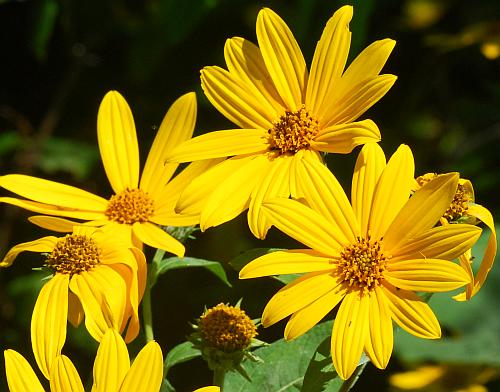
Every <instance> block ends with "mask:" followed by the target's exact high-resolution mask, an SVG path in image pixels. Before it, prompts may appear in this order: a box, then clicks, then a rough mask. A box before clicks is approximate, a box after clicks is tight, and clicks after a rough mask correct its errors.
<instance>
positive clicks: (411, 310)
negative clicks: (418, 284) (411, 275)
mask: <svg viewBox="0 0 500 392" xmlns="http://www.w3.org/2000/svg"><path fill="white" fill-rule="evenodd" d="M381 288H382V291H383V293H384V295H385V297H386V299H387V304H388V305H389V309H390V310H391V313H392V318H393V319H394V321H396V323H398V325H399V326H400V327H401V328H403V329H404V330H405V331H407V332H408V333H411V334H412V335H415V336H417V337H419V338H424V339H439V338H440V337H441V327H440V326H439V322H438V320H437V318H436V316H435V315H434V313H433V311H432V310H431V308H430V307H429V305H427V304H426V303H425V302H424V301H423V300H422V299H421V298H420V297H419V296H418V295H416V294H415V293H413V292H411V291H407V290H403V289H398V288H395V287H394V286H392V285H390V284H388V283H384V284H383V285H382V286H381Z"/></svg>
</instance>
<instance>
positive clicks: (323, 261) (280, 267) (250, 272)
mask: <svg viewBox="0 0 500 392" xmlns="http://www.w3.org/2000/svg"><path fill="white" fill-rule="evenodd" d="M332 269H334V265H333V261H332V259H331V257H325V256H323V255H321V254H320V253H318V252H316V251H314V250H312V249H294V250H283V251H277V252H272V253H268V254H266V255H264V256H261V257H258V258H256V259H255V260H252V261H251V262H250V263H248V264H247V265H245V266H244V267H243V268H242V269H241V271H240V279H249V278H258V277H261V276H269V275H281V274H300V273H304V272H314V271H328V270H332Z"/></svg>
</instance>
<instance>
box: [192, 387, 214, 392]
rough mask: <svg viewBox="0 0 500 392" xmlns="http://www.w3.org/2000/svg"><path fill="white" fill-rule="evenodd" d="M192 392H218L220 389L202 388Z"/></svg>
mask: <svg viewBox="0 0 500 392" xmlns="http://www.w3.org/2000/svg"><path fill="white" fill-rule="evenodd" d="M194 392H220V387H214V386H211V387H203V388H198V389H197V390H196V391H194Z"/></svg>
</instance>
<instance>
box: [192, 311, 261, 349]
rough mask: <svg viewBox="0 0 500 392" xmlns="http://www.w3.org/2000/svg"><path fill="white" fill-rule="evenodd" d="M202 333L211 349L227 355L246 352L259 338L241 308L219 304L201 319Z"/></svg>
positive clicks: (252, 324)
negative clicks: (255, 339)
mask: <svg viewBox="0 0 500 392" xmlns="http://www.w3.org/2000/svg"><path fill="white" fill-rule="evenodd" d="M199 326H200V332H201V336H202V338H203V340H204V341H205V342H206V343H207V345H208V346H209V347H213V348H216V349H218V350H221V351H224V352H226V353H232V352H235V351H239V350H244V349H246V348H248V347H249V346H250V344H251V343H252V338H254V337H255V336H257V329H256V328H255V325H254V323H253V322H252V320H250V317H248V316H247V315H246V313H245V312H244V311H243V310H241V309H240V308H237V307H234V306H228V305H225V304H219V305H217V306H215V307H213V308H211V309H208V310H207V311H206V312H205V313H204V314H203V316H201V317H200V322H199Z"/></svg>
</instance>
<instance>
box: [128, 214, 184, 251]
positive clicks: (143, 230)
mask: <svg viewBox="0 0 500 392" xmlns="http://www.w3.org/2000/svg"><path fill="white" fill-rule="evenodd" d="M132 230H133V232H134V234H135V235H136V236H137V237H138V238H139V239H140V240H141V241H142V242H144V243H145V244H147V245H149V246H152V247H153V248H158V249H163V250H165V251H167V252H170V253H173V254H174V255H176V256H179V257H183V256H184V252H185V248H184V245H182V244H181V243H180V242H179V241H177V240H176V239H175V238H174V237H172V236H171V235H170V234H168V233H166V232H165V231H163V230H162V229H160V228H159V227H158V226H156V225H153V224H152V223H149V222H145V223H139V222H136V223H134V225H133V226H132Z"/></svg>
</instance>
